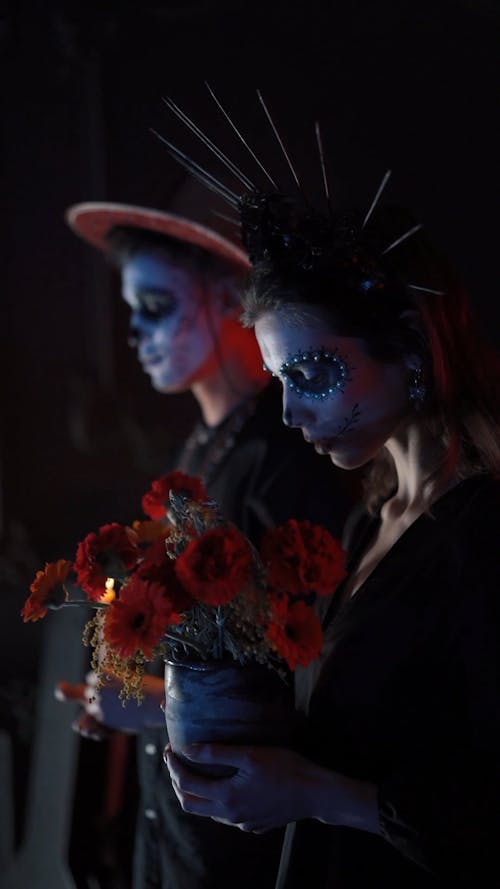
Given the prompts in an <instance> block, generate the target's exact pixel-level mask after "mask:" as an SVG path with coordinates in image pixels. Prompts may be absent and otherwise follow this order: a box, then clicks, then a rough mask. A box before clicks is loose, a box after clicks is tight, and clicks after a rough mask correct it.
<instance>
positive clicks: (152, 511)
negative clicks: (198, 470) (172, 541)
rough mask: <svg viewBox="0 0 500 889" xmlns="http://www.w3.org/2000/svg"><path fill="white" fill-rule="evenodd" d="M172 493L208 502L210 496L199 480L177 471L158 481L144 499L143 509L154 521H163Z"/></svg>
mask: <svg viewBox="0 0 500 889" xmlns="http://www.w3.org/2000/svg"><path fill="white" fill-rule="evenodd" d="M170 491H173V492H174V494H184V495H185V496H186V497H188V498H189V500H208V494H207V492H206V490H205V488H204V487H203V485H202V483H201V481H200V479H199V478H194V477H193V476H191V475H186V474H185V473H184V472H179V470H175V471H174V472H169V473H167V475H163V476H162V477H161V478H158V479H156V481H154V482H153V484H152V485H151V489H150V490H149V491H148V492H147V493H146V494H144V497H143V498H142V508H143V510H144V512H145V513H146V515H148V516H149V517H150V518H152V519H163V518H165V515H166V514H167V509H168V507H169V505H170V500H169V496H170Z"/></svg>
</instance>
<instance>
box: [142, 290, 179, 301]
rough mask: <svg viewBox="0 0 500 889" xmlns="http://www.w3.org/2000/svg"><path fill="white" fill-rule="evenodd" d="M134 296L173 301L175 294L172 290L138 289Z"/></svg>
mask: <svg viewBox="0 0 500 889" xmlns="http://www.w3.org/2000/svg"><path fill="white" fill-rule="evenodd" d="M136 295H137V297H138V298H140V297H145V296H157V297H159V298H160V299H165V298H168V299H175V293H174V292H173V290H168V289H167V288H163V287H139V288H138V289H137V291H136Z"/></svg>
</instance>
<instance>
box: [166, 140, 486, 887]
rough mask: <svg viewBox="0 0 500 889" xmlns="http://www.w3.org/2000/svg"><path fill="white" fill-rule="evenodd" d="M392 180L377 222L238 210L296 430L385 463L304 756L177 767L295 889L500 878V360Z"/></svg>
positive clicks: (288, 210) (190, 803)
mask: <svg viewBox="0 0 500 889" xmlns="http://www.w3.org/2000/svg"><path fill="white" fill-rule="evenodd" d="M320 147H321V146H320ZM174 154H175V152H174ZM387 178H388V176H386V177H385V179H384V182H383V184H382V186H381V188H380V189H379V192H378V193H377V195H376V197H375V199H374V201H373V203H372V205H371V206H368V207H367V211H366V212H365V213H364V214H356V213H345V214H338V215H337V214H334V213H325V214H323V213H321V212H319V211H315V210H314V209H312V208H311V207H310V206H309V205H308V204H306V203H305V202H304V201H302V200H301V199H300V197H297V198H292V197H290V196H287V195H284V194H282V193H281V192H280V191H279V190H273V191H272V192H264V191H260V190H257V189H253V190H251V191H247V192H246V193H245V195H243V197H241V198H238V199H237V200H234V195H233V196H232V197H231V196H230V197H231V200H232V202H233V206H234V207H235V208H236V209H237V210H239V212H240V215H241V224H242V232H243V237H244V242H245V244H246V246H247V249H248V251H249V255H250V257H251V259H252V262H253V265H254V269H253V274H252V276H251V280H250V284H249V286H248V288H247V290H246V293H245V296H244V314H243V320H244V323H245V324H246V325H247V326H253V327H254V329H255V332H256V335H257V340H258V342H259V345H260V348H261V352H262V356H263V360H264V363H265V366H266V368H267V369H268V371H269V373H270V374H272V375H273V376H274V377H276V378H277V379H278V380H279V381H280V383H281V385H282V398H283V419H284V422H285V424H286V425H287V426H289V427H292V428H298V429H300V430H301V432H302V434H303V436H304V438H305V440H306V441H307V442H308V443H309V444H310V447H311V448H314V449H315V450H316V451H317V452H319V453H320V454H323V455H325V456H326V457H327V458H329V459H330V461H331V463H332V464H333V466H334V467H335V466H337V467H342V468H344V469H347V470H353V469H357V468H359V467H368V472H367V476H366V491H365V510H364V512H363V514H362V515H361V516H360V517H358V520H357V522H356V523H355V524H354V525H353V526H352V527H351V534H350V545H349V560H348V576H347V578H346V580H345V581H344V582H343V583H342V584H341V586H340V587H339V588H338V590H337V592H336V593H335V595H334V597H333V599H332V601H331V604H330V607H329V610H328V613H327V614H326V617H325V622H324V631H325V645H324V650H323V653H322V657H321V659H320V662H319V663H317V664H315V665H314V666H313V667H311V668H307V670H304V671H300V670H299V672H298V681H297V707H298V709H299V710H300V711H301V713H302V714H303V723H302V729H301V733H300V738H299V740H298V742H297V744H296V745H294V747H293V749H280V750H276V749H272V748H256V747H243V748H241V747H238V748H236V747H231V746H228V745H213V744H201V745H193V746H192V747H190V748H187V749H185V750H183V754H184V755H185V756H187V757H190V758H191V759H192V760H193V761H194V762H197V763H198V762H199V763H225V764H229V765H231V766H233V767H234V768H235V769H236V770H237V771H236V774H235V776H234V777H232V778H228V779H224V780H223V781H214V780H210V779H207V778H203V777H199V776H195V775H193V774H192V773H191V772H189V771H187V770H186V769H185V768H184V767H183V765H182V763H181V762H180V761H179V760H178V759H177V758H176V756H175V755H174V754H173V752H172V751H171V750H170V749H167V750H166V754H165V756H166V762H167V765H168V768H169V771H170V775H171V778H172V783H173V787H174V790H175V792H176V794H177V797H178V799H179V801H180V804H181V806H182V807H183V809H184V810H185V811H186V812H190V813H195V814H198V815H200V816H204V817H205V818H206V817H209V818H212V819H215V820H218V821H221V822H223V823H226V824H232V825H234V826H235V827H237V828H239V829H240V830H243V831H248V832H257V833H262V832H265V831H268V830H270V829H271V828H275V827H278V826H282V825H288V827H287V832H286V839H285V844H284V849H283V855H282V861H281V868H280V873H279V878H278V883H277V887H279V889H299V887H304V886H311V887H315V889H330V887H331V889H333V887H335V889H358V887H360V886H373V887H380V889H382V887H384V889H402V887H404V889H417V887H418V889H420V887H422V889H426V887H429V889H430V887H435V889H437V887H451V886H453V887H456V886H467V887H472V886H478V887H479V886H481V887H482V886H490V885H491V886H493V885H497V884H498V882H499V879H500V867H499V864H498V853H497V848H496V847H497V842H498V836H499V832H500V802H499V800H500V763H499V758H500V681H499V677H500V673H499V668H500V595H499V591H500V562H499V559H498V555H497V549H498V515H499V509H500V481H499V475H500V361H499V357H498V354H497V353H496V352H495V351H494V350H493V348H492V347H491V346H490V345H489V344H488V342H487V341H486V340H485V338H484V337H483V336H482V335H481V333H480V332H479V330H478V327H477V325H476V323H475V321H474V319H473V315H472V310H471V306H470V303H469V300H468V298H467V296H466V294H465V293H464V291H463V289H462V287H461V285H460V284H459V282H458V281H457V279H456V277H455V275H454V274H453V272H452V271H451V269H450V268H449V266H448V264H447V263H446V261H445V260H444V258H443V257H442V256H441V255H440V254H439V253H438V251H436V250H435V249H434V248H433V247H432V246H431V245H430V243H429V242H428V241H427V239H426V238H425V237H424V235H423V233H422V231H421V226H420V225H416V224H415V222H414V220H413V219H411V218H410V216H409V214H408V213H406V212H403V211H399V210H390V209H387V208H385V209H384V208H383V207H382V206H381V203H382V202H381V199H380V198H381V191H382V188H383V186H384V185H385V183H386V181H387ZM486 875H488V876H486ZM235 885H237V883H236V882H235Z"/></svg>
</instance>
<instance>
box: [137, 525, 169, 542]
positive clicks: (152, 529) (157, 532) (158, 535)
mask: <svg viewBox="0 0 500 889" xmlns="http://www.w3.org/2000/svg"><path fill="white" fill-rule="evenodd" d="M132 529H133V531H134V532H135V533H136V534H137V542H138V543H139V544H141V543H154V542H155V540H164V539H165V537H168V535H169V534H170V531H171V529H170V528H169V527H168V525H164V524H163V522H155V521H153V520H151V521H148V520H146V521H144V522H138V521H137V522H133V523H132Z"/></svg>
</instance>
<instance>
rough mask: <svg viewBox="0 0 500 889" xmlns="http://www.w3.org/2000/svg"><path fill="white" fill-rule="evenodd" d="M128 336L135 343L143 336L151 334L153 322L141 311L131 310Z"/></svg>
mask: <svg viewBox="0 0 500 889" xmlns="http://www.w3.org/2000/svg"><path fill="white" fill-rule="evenodd" d="M129 326H130V337H131V339H133V340H134V341H135V343H134V344H135V345H137V344H138V343H139V341H140V340H142V339H144V338H145V337H148V336H151V335H152V334H153V331H154V323H153V322H151V321H148V319H147V318H144V316H143V315H142V314H141V312H132V314H131V315H130V325H129Z"/></svg>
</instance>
